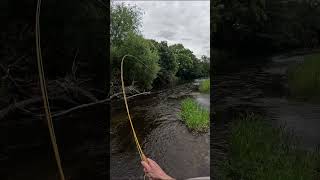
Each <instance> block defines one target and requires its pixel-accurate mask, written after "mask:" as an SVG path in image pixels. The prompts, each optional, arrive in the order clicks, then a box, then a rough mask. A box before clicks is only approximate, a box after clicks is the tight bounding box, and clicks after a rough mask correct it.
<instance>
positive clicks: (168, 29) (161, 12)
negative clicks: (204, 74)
mask: <svg viewBox="0 0 320 180" xmlns="http://www.w3.org/2000/svg"><path fill="white" fill-rule="evenodd" d="M121 2H125V3H126V4H131V5H137V6H138V7H140V8H141V9H142V10H143V11H144V15H143V17H142V23H143V27H142V34H143V35H144V37H145V38H148V39H155V40H157V41H168V44H175V43H181V44H183V45H184V46H185V47H186V48H189V49H190V50H191V51H193V52H194V54H195V55H196V56H197V57H200V56H201V55H207V56H210V1H121Z"/></svg>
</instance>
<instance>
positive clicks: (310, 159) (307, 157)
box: [219, 114, 320, 180]
mask: <svg viewBox="0 0 320 180" xmlns="http://www.w3.org/2000/svg"><path fill="white" fill-rule="evenodd" d="M231 129H232V130H231V131H232V133H231V134H232V135H231V137H230V150H229V157H228V160H227V161H226V162H225V163H221V164H220V165H219V166H220V171H219V176H220V179H230V180H238V179H246V180H256V179H260V180H272V179H282V180H300V179H305V180H313V179H319V177H320V171H319V170H320V169H319V167H320V166H319V165H320V151H319V150H315V151H311V152H309V151H306V150H302V149H299V147H298V145H299V143H298V140H297V138H296V137H295V136H294V135H293V134H291V133H290V132H288V131H287V130H286V129H285V128H284V127H279V128H275V127H272V126H271V125H270V124H268V123H267V121H265V119H264V118H263V117H262V116H258V115H254V114H248V115H246V116H243V117H241V118H239V119H237V121H235V122H233V123H232V128H231Z"/></svg>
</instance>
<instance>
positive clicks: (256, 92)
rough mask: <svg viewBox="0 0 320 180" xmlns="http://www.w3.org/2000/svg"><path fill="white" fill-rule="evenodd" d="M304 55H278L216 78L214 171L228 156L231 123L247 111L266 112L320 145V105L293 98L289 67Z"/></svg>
mask: <svg viewBox="0 0 320 180" xmlns="http://www.w3.org/2000/svg"><path fill="white" fill-rule="evenodd" d="M304 56H305V55H304V54H300V55H297V54H296V55H280V56H274V57H271V58H269V59H267V60H268V61H266V62H264V63H261V64H250V65H246V67H244V68H241V69H239V70H238V71H235V72H232V73H228V74H217V75H216V76H215V77H214V78H213V84H212V86H211V87H212V88H211V89H212V90H213V92H214V93H212V94H211V96H212V102H211V103H212V107H213V108H212V109H211V110H212V111H214V112H215V118H214V120H215V121H214V122H215V125H214V128H213V132H214V133H213V139H212V140H211V141H212V147H211V148H212V153H213V155H212V157H213V162H214V164H213V170H214V171H217V169H216V168H217V164H218V163H219V162H221V161H224V160H225V159H226V152H227V150H228V140H227V139H228V138H227V137H228V136H229V135H230V130H229V129H230V128H229V126H230V122H231V121H232V120H233V119H235V118H236V117H238V116H239V115H240V114H244V113H250V112H253V113H257V114H262V115H264V116H265V117H266V119H267V120H269V122H270V123H271V124H272V125H273V126H277V127H278V126H283V125H285V127H286V129H287V130H288V131H290V132H293V133H294V134H295V135H296V136H297V137H298V138H299V140H300V145H301V148H303V149H307V150H311V149H314V148H315V147H316V146H317V145H319V144H320V133H319V128H320V105H319V104H315V103H308V102H302V101H298V100H294V99H293V98H290V94H289V89H288V82H287V78H288V77H287V69H288V67H289V66H291V65H293V64H296V63H300V62H302V61H303V59H304Z"/></svg>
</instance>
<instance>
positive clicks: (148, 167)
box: [141, 161, 151, 171]
mask: <svg viewBox="0 0 320 180" xmlns="http://www.w3.org/2000/svg"><path fill="white" fill-rule="evenodd" d="M141 164H142V166H143V167H144V168H145V169H146V170H147V171H150V170H151V167H150V165H149V164H148V163H147V162H145V161H141Z"/></svg>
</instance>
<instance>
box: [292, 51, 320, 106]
mask: <svg viewBox="0 0 320 180" xmlns="http://www.w3.org/2000/svg"><path fill="white" fill-rule="evenodd" d="M288 77H289V88H290V93H291V95H292V96H294V97H298V98H305V99H314V98H315V99H318V100H319V99H320V54H313V55H309V56H306V57H305V60H304V62H303V63H301V64H298V65H295V66H292V67H291V68H289V73H288Z"/></svg>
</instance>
